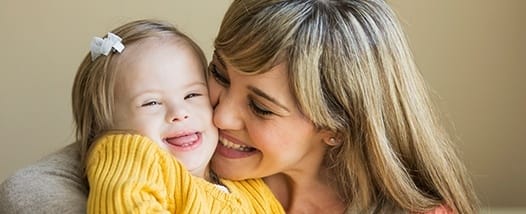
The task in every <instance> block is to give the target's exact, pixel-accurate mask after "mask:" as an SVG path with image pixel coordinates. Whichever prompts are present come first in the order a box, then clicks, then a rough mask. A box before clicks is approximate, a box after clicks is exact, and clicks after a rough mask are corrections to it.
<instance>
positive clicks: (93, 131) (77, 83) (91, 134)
mask: <svg viewBox="0 0 526 214" xmlns="http://www.w3.org/2000/svg"><path fill="white" fill-rule="evenodd" d="M111 32H112V33H114V34H116V35H118V36H119V37H121V38H122V43H123V44H124V46H127V45H130V44H133V43H136V42H139V41H142V40H144V39H147V38H152V37H173V38H174V39H178V40H181V41H184V42H186V43H187V44H189V45H190V46H191V48H192V49H193V50H194V52H195V54H196V55H198V56H199V57H200V59H201V63H202V65H203V67H202V68H203V72H205V68H206V64H207V61H206V57H205V55H204V54H203V51H202V50H201V48H199V46H198V45H197V44H196V43H195V42H194V41H193V40H192V39H190V38H189V37H188V36H186V35H185V34H183V33H182V32H180V31H179V30H178V29H177V28H175V27H174V26H173V25H172V24H170V23H168V22H164V21H159V20H137V21H133V22H129V23H127V24H124V25H122V26H120V27H118V28H116V29H114V30H112V31H111ZM125 51H126V49H124V52H125ZM118 55H119V54H118V53H111V52H110V54H109V55H108V56H99V57H97V58H96V59H95V60H93V61H92V59H91V55H90V53H88V54H87V55H86V56H85V57H84V60H83V61H82V63H81V64H80V66H79V68H78V70H77V75H76V76H75V80H74V83H73V89H72V93H71V98H72V108H73V118H74V120H75V125H76V129H75V137H76V140H77V141H78V142H80V154H81V160H82V162H83V163H84V159H85V156H86V153H87V151H88V149H89V148H90V146H91V143H92V142H93V140H94V138H95V137H97V136H98V135H99V134H101V133H102V132H105V131H109V130H110V129H111V128H112V126H113V116H112V113H113V106H114V86H115V81H116V79H115V77H116V73H117V72H116V69H115V66H114V65H115V61H117V60H119V57H118Z"/></svg>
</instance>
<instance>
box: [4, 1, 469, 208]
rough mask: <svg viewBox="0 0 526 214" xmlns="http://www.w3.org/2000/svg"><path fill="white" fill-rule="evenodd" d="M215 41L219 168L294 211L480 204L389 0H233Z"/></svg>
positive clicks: (211, 81)
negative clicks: (254, 183) (260, 184)
mask: <svg viewBox="0 0 526 214" xmlns="http://www.w3.org/2000/svg"><path fill="white" fill-rule="evenodd" d="M215 48H216V51H215V54H214V57H213V60H212V62H211V64H210V68H209V70H210V72H209V87H210V89H209V90H210V96H211V101H212V103H213V104H214V106H215V111H214V123H215V125H216V126H218V128H219V129H220V144H219V146H218V149H217V150H216V153H215V155H214V157H213V160H212V168H213V169H214V171H215V172H216V173H217V174H218V175H219V176H221V177H225V178H228V179H235V180H239V179H247V178H257V177H264V178H265V182H266V183H267V185H268V186H269V187H270V188H271V189H272V190H273V192H274V194H275V196H276V197H277V198H278V200H279V201H280V202H281V204H282V205H283V207H284V208H285V210H287V211H288V212H290V213H299V212H308V213H316V212H321V213H325V212H329V213H342V212H346V213H369V212H371V213H399V212H403V213H422V212H441V211H444V212H446V213H447V212H455V213H475V212H476V211H477V210H476V209H477V201H476V196H475V194H474V192H473V189H472V187H471V182H470V180H469V178H468V176H467V173H466V170H465V168H464V166H463V165H462V163H461V162H460V161H459V159H458V157H457V156H456V154H455V152H454V151H453V149H452V148H451V145H450V144H451V142H450V140H449V139H448V137H447V135H446V133H445V132H444V131H443V129H442V128H441V127H440V125H439V124H438V119H437V118H436V116H435V114H434V113H433V111H432V108H431V103H430V101H429V100H428V97H427V92H426V87H425V85H424V82H423V80H422V78H421V76H420V74H419V73H418V71H417V69H416V66H415V65H414V62H413V60H412V57H411V53H410V50H409V48H408V46H407V44H406V41H405V38H404V34H403V32H402V31H401V27H400V25H399V24H398V22H397V20H396V17H395V15H394V14H393V12H392V11H391V9H390V8H389V7H388V5H387V4H386V3H385V2H383V1H381V0H334V1H330V0H236V1H234V2H233V3H232V5H231V6H230V8H229V9H228V11H227V13H226V14H225V17H224V20H223V23H222V25H221V28H220V31H219V33H218V36H217V39H216V41H215ZM67 160H70V159H69V158H67ZM27 177H32V178H37V177H36V175H32V176H26V178H27ZM13 180H14V178H11V180H10V181H13ZM28 180H29V179H28ZM76 181H77V182H76V183H79V182H80V180H78V179H76ZM30 183H31V182H30ZM66 186H68V187H70V186H73V185H72V184H66V185H62V186H59V187H54V188H60V189H64V188H65V187H66ZM48 189H49V188H48ZM79 191H81V192H82V190H79ZM63 206H65V205H63ZM67 206H71V204H68V205H67ZM79 206H80V205H79Z"/></svg>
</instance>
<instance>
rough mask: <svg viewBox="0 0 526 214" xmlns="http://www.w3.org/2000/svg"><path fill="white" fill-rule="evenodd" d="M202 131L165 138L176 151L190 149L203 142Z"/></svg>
mask: <svg viewBox="0 0 526 214" xmlns="http://www.w3.org/2000/svg"><path fill="white" fill-rule="evenodd" d="M201 138H202V137H201V133H200V132H191V133H185V134H178V135H176V136H173V137H168V138H165V139H164V141H165V142H166V143H167V144H168V146H170V148H171V149H173V150H176V151H188V150H192V149H194V148H196V147H197V146H199V145H200V144H201Z"/></svg>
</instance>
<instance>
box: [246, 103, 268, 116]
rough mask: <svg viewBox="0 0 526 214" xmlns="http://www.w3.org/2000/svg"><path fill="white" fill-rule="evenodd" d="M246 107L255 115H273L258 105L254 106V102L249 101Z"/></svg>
mask: <svg viewBox="0 0 526 214" xmlns="http://www.w3.org/2000/svg"><path fill="white" fill-rule="evenodd" d="M248 106H250V109H252V111H253V112H254V113H255V114H257V115H260V116H270V115H273V114H274V113H273V112H272V111H269V110H266V109H265V108H262V107H260V105H258V104H256V102H254V101H253V100H250V101H249V102H248Z"/></svg>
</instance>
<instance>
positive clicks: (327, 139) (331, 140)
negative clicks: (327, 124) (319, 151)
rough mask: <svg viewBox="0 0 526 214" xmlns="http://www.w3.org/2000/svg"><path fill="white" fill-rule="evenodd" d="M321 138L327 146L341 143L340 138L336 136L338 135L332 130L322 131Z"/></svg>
mask: <svg viewBox="0 0 526 214" xmlns="http://www.w3.org/2000/svg"><path fill="white" fill-rule="evenodd" d="M322 132H323V133H322V140H323V142H324V143H325V144H327V145H329V146H339V145H340V144H342V141H341V139H339V138H338V135H337V134H336V133H335V132H333V131H322Z"/></svg>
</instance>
